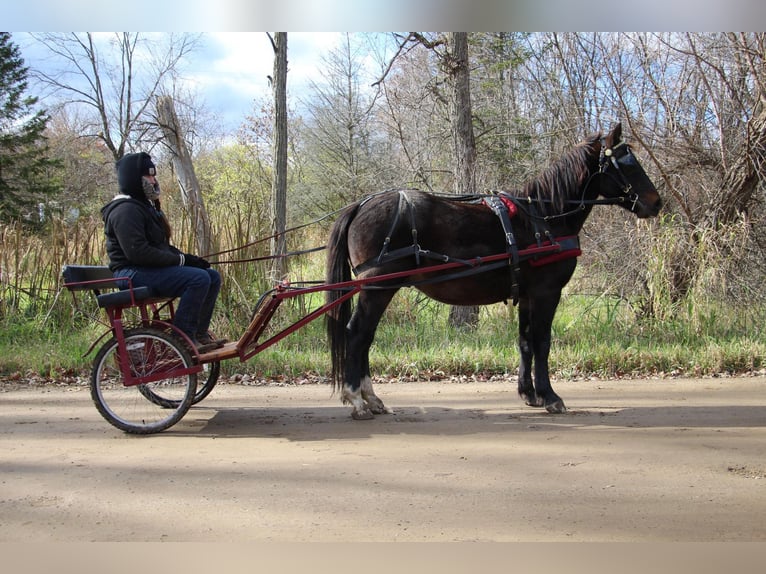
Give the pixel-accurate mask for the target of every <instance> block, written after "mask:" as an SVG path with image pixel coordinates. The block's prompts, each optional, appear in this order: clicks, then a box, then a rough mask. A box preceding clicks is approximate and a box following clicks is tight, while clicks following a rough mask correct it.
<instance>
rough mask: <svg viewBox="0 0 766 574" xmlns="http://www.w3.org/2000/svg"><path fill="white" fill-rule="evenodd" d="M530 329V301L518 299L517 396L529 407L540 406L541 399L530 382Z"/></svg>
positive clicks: (531, 356)
mask: <svg viewBox="0 0 766 574" xmlns="http://www.w3.org/2000/svg"><path fill="white" fill-rule="evenodd" d="M531 339H532V331H531V328H530V301H529V299H527V298H526V297H522V298H521V299H520V300H519V382H518V388H519V396H520V397H521V399H522V400H523V401H524V403H525V404H527V405H529V406H530V407H542V406H543V399H542V398H541V397H539V396H537V393H536V392H535V387H534V385H533V383H532V361H533V355H532V340H531Z"/></svg>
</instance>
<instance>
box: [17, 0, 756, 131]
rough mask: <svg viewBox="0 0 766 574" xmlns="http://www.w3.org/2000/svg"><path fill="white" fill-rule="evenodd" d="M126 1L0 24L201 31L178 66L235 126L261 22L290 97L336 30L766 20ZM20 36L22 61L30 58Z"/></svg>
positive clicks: (551, 10) (71, 2) (640, 12)
mask: <svg viewBox="0 0 766 574" xmlns="http://www.w3.org/2000/svg"><path fill="white" fill-rule="evenodd" d="M129 8H130V9H126V5H125V4H124V3H123V2H119V3H118V2H114V0H67V1H66V2H62V1H61V0H24V1H23V2H5V3H4V5H3V8H2V26H3V28H4V29H6V30H9V31H11V32H12V33H13V38H14V41H16V39H17V37H18V36H20V35H21V33H22V32H29V31H67V30H70V31H71V30H102V31H103V30H132V31H138V30H146V31H155V32H156V31H159V30H161V31H165V32H170V31H185V32H203V33H204V44H203V49H202V50H200V51H198V52H196V53H195V54H194V56H193V58H192V60H191V62H190V64H189V65H188V66H187V67H186V70H185V71H186V74H187V75H188V76H189V77H190V79H191V80H193V82H194V85H195V86H196V88H197V91H198V93H199V94H200V96H201V97H202V98H204V100H205V103H206V104H207V105H208V106H209V108H210V109H211V111H212V112H213V113H215V114H216V115H217V116H219V117H220V118H221V119H222V121H223V123H224V126H225V127H226V129H236V127H238V125H239V124H240V123H241V122H242V121H243V120H244V118H245V116H246V115H247V114H249V113H250V112H251V111H252V109H253V102H254V100H255V98H256V97H257V96H259V95H267V96H268V95H269V94H270V88H269V85H268V80H267V76H269V75H270V74H271V72H272V67H273V51H272V49H271V45H270V42H269V39H268V37H267V35H266V33H265V32H264V30H287V31H288V68H289V69H288V98H294V97H297V96H299V95H300V94H302V93H305V91H306V87H307V86H308V85H309V84H310V82H311V81H321V79H322V77H323V75H322V60H321V58H322V56H323V55H326V54H327V53H328V51H329V50H330V49H332V47H333V46H335V45H336V44H337V42H338V41H339V37H340V32H344V31H348V32H384V31H387V30H389V31H390V30H425V31H428V30H431V31H433V30H457V29H459V30H464V31H498V30H505V31H550V30H557V31H578V30H579V31H582V30H588V31H669V30H670V31H715V30H741V31H757V30H758V29H759V28H760V29H762V28H763V25H764V23H766V3H764V2H760V1H758V0H670V1H669V0H640V2H626V1H625V0H622V1H620V2H611V3H610V2H609V0H279V1H274V0H214V1H211V0H183V1H182V0H161V1H157V0H132V2H131V3H130V4H129ZM14 30H15V31H17V32H14ZM248 30H250V31H248ZM252 30H256V31H252ZM258 30H261V31H258ZM17 43H19V42H17ZM20 44H21V46H20V47H21V49H22V56H23V57H24V58H25V61H26V64H27V65H28V66H30V67H34V66H37V65H38V64H39V60H37V56H36V54H35V53H34V51H32V50H28V49H27V48H26V47H25V46H24V43H23V42H21V43H20Z"/></svg>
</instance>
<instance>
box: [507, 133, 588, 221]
mask: <svg viewBox="0 0 766 574" xmlns="http://www.w3.org/2000/svg"><path fill="white" fill-rule="evenodd" d="M600 137H601V135H600V134H597V135H594V136H591V137H590V138H588V139H587V140H585V141H583V142H580V143H579V144H577V145H576V146H575V147H574V148H572V149H571V150H570V151H569V152H567V153H566V154H564V155H563V156H562V157H560V158H559V159H558V160H556V161H555V162H554V163H552V164H551V165H550V166H549V167H547V168H546V169H545V171H543V172H542V173H541V174H540V175H538V176H537V177H535V178H534V179H531V180H529V181H528V182H526V183H525V184H524V186H523V187H522V189H521V190H520V193H519V195H520V196H522V197H529V198H532V199H539V200H541V202H540V207H541V208H542V209H544V210H545V211H548V210H550V211H555V212H558V213H560V212H561V211H563V209H564V205H565V202H566V200H567V199H572V198H571V197H569V196H570V194H572V193H574V192H576V191H577V190H579V189H580V188H581V187H582V185H583V184H584V183H585V179H586V178H587V177H588V175H589V171H588V170H589V166H588V163H589V160H590V159H591V157H592V155H593V151H594V144H595V143H596V142H597V141H598V140H599V139H600ZM546 204H547V205H548V206H549V207H548V208H547V209H546V208H545V207H544V205H546ZM551 208H552V209H551Z"/></svg>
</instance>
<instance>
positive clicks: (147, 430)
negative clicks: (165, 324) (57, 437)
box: [90, 328, 197, 434]
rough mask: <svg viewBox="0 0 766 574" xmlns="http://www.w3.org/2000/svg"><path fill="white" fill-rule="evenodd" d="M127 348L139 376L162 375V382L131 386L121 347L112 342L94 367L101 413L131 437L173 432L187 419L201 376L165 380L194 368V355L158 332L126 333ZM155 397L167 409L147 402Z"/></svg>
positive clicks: (93, 382)
mask: <svg viewBox="0 0 766 574" xmlns="http://www.w3.org/2000/svg"><path fill="white" fill-rule="evenodd" d="M125 344H126V345H125V346H126V348H127V351H128V363H129V364H130V368H131V370H132V372H133V375H135V376H141V377H143V376H148V375H153V374H155V375H156V374H159V375H160V376H161V378H160V379H159V380H156V381H152V382H150V383H145V384H142V385H132V386H125V385H124V384H123V376H122V371H121V370H120V356H119V346H118V343H117V339H116V338H114V337H112V338H111V339H110V340H109V341H107V342H106V343H104V345H103V346H102V347H101V348H100V349H99V351H98V353H97V354H96V358H95V360H94V362H93V371H92V373H91V380H90V394H91V397H92V398H93V402H94V403H95V405H96V408H97V409H98V412H99V413H101V415H102V416H103V417H104V418H105V419H106V420H107V421H108V422H109V423H111V424H112V425H114V426H116V427H117V428H118V429H120V430H123V431H125V432H129V433H134V434H151V433H156V432H160V431H163V430H165V429H167V428H170V427H171V426H173V425H174V424H175V423H177V422H178V421H179V420H181V418H183V416H184V415H185V414H186V412H187V411H188V410H189V407H190V406H191V404H192V401H193V400H194V396H195V393H196V390H197V373H188V374H185V375H177V376H172V375H169V376H167V377H162V372H163V371H167V372H169V373H170V372H171V370H174V369H182V368H188V367H190V366H191V365H192V358H191V355H190V354H189V351H187V350H186V347H185V345H184V344H183V343H182V342H181V341H180V340H178V339H177V338H176V337H174V336H173V335H169V334H167V333H164V332H162V331H160V330H157V329H152V328H137V329H129V330H127V331H125ZM151 396H156V397H163V398H164V399H165V400H166V404H158V403H157V402H156V401H153V400H147V397H151Z"/></svg>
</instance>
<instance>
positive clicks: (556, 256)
mask: <svg viewBox="0 0 766 574" xmlns="http://www.w3.org/2000/svg"><path fill="white" fill-rule="evenodd" d="M398 193H399V201H398V204H397V209H396V212H395V213H394V217H393V220H392V221H391V225H390V227H389V231H388V233H387V234H386V236H385V239H384V240H383V246H382V248H381V250H380V253H379V254H378V255H376V256H374V257H371V258H370V259H368V260H367V261H365V262H364V263H361V264H360V265H357V266H356V267H354V268H352V271H353V272H354V274H355V275H359V274H360V273H362V272H364V271H366V270H368V269H372V268H374V267H379V266H381V265H384V264H386V263H389V262H391V261H396V260H398V259H403V258H405V257H410V256H414V257H415V264H416V265H420V262H421V260H422V259H430V260H434V261H438V262H441V263H452V262H458V263H463V264H464V265H465V269H460V270H458V271H455V272H453V273H449V274H446V275H439V276H438V277H431V278H426V279H422V280H420V281H410V282H408V283H406V284H405V285H401V286H402V287H404V286H408V287H414V286H417V285H423V284H427V283H437V282H443V281H449V280H452V279H458V278H462V277H467V276H469V275H475V274H477V273H485V272H487V271H491V270H494V269H500V268H502V267H506V266H508V267H509V268H510V273H511V298H512V300H513V304H514V305H515V304H516V303H517V302H518V299H519V284H518V276H519V273H520V264H521V262H522V261H527V262H528V263H529V264H530V265H532V266H534V267H540V266H543V265H548V264H550V263H555V262H558V261H563V260H565V259H571V258H574V257H578V256H579V255H581V253H582V252H581V250H580V241H579V238H578V237H577V236H576V235H573V236H567V237H560V238H554V237H553V235H552V234H551V232H550V228H549V227H548V225H547V223H545V222H544V220H543V219H542V218H532V219H531V221H532V222H533V226H534V229H535V238H536V241H537V247H538V248H545V247H554V246H555V247H556V249H554V250H553V253H551V251H552V250H551V249H544V251H545V253H546V254H545V255H539V254H538V253H537V250H533V249H532V250H525V249H521V250H520V249H519V246H518V244H517V243H516V239H515V236H514V234H513V225H512V222H511V220H512V219H513V218H514V217H515V216H516V215H517V214H518V212H519V209H520V208H519V206H518V205H517V202H518V201H519V199H518V198H514V197H512V196H511V195H509V194H507V193H505V192H498V193H496V194H493V195H487V196H460V197H456V198H455V201H471V202H476V201H481V202H482V203H483V204H485V205H486V206H487V207H489V208H490V209H491V210H492V212H493V213H494V214H495V215H496V216H497V218H498V219H499V220H500V225H501V226H502V228H503V233H504V235H505V246H506V253H507V254H508V258H507V259H504V260H501V261H495V262H492V263H486V264H480V265H476V260H475V259H474V260H471V261H469V260H464V259H460V258H456V257H452V256H450V255H445V254H442V253H437V252H434V251H431V250H428V249H423V248H422V247H420V244H419V243H418V230H417V227H416V225H415V208H414V205H413V203H412V200H411V198H410V197H409V195H408V193H407V190H399V192H398ZM528 209H530V207H529V206H525V208H524V211H527V210H528ZM402 218H406V219H407V220H409V224H410V234H411V237H412V243H411V244H410V245H407V246H405V247H400V248H398V249H394V250H390V245H391V236H392V235H393V234H394V232H395V231H396V228H397V226H398V225H399V222H400V221H401V220H402ZM527 251H529V252H530V253H528V252H527ZM368 288H380V289H390V288H391V286H377V285H373V286H368Z"/></svg>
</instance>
